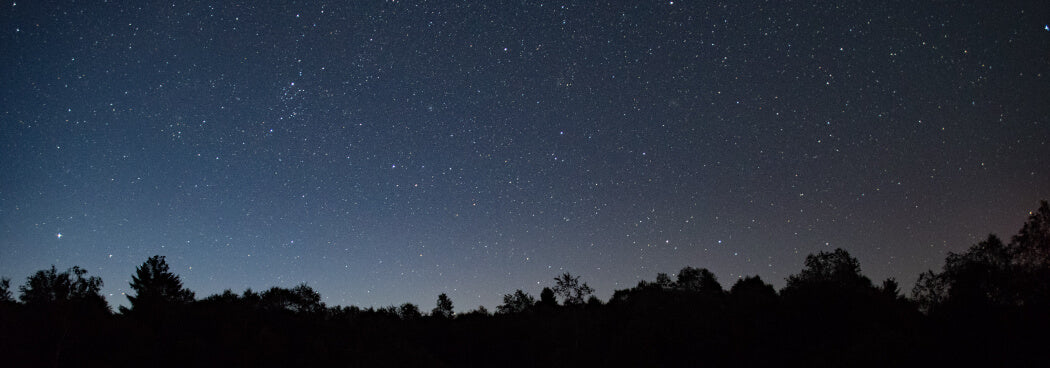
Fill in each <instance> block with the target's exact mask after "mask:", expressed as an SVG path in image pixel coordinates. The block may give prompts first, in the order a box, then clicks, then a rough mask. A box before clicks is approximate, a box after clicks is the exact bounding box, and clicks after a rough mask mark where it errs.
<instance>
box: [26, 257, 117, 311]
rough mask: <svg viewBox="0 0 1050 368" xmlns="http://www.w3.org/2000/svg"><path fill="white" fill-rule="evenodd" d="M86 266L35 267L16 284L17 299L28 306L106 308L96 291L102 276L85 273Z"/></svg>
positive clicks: (100, 287)
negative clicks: (38, 269)
mask: <svg viewBox="0 0 1050 368" xmlns="http://www.w3.org/2000/svg"><path fill="white" fill-rule="evenodd" d="M86 274H87V270H85V269H82V268H80V267H77V266H73V268H70V269H69V270H67V271H65V272H58V271H57V270H56V269H55V266H54V265H52V266H51V269H50V270H40V271H37V272H36V273H35V274H33V275H32V276H29V277H28V278H27V279H26V283H25V285H22V286H19V287H18V291H19V292H20V293H21V295H20V296H19V299H21V300H22V302H23V303H25V304H26V305H28V306H37V307H48V306H64V305H70V304H77V305H83V306H90V307H93V308H97V309H100V310H107V311H108V310H109V307H108V306H107V305H106V300H105V299H103V298H102V295H101V294H99V291H100V290H101V289H102V279H101V278H98V277H94V276H92V277H87V278H85V277H84V275H86Z"/></svg>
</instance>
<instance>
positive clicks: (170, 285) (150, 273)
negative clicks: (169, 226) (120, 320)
mask: <svg viewBox="0 0 1050 368" xmlns="http://www.w3.org/2000/svg"><path fill="white" fill-rule="evenodd" d="M131 289H132V290H134V291H135V295H134V296H131V295H128V301H130V302H131V309H130V310H128V309H127V308H124V307H121V308H120V309H121V312H122V313H123V312H129V311H130V312H150V313H155V312H156V311H158V310H160V309H164V308H168V307H172V306H179V305H185V304H188V303H190V302H193V299H194V294H193V291H190V290H189V289H186V288H183V287H182V280H181V279H180V278H179V276H178V275H176V274H173V273H171V271H169V270H168V263H167V262H166V261H165V260H164V256H153V257H150V258H149V259H147V260H146V262H144V263H142V265H141V266H139V267H138V268H136V269H135V274H134V275H132V276H131Z"/></svg>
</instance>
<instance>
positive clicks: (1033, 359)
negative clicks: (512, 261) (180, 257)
mask: <svg viewBox="0 0 1050 368" xmlns="http://www.w3.org/2000/svg"><path fill="white" fill-rule="evenodd" d="M861 266H862V265H861V264H860V262H859V261H858V260H857V259H856V258H854V257H853V256H852V255H850V254H849V252H847V251H846V250H844V249H841V248H840V249H834V250H830V251H822V252H818V253H817V254H810V255H808V256H807V257H806V259H805V263H804V267H803V268H802V269H801V270H800V271H799V272H797V273H795V274H792V275H790V276H788V277H787V279H786V281H787V284H786V286H785V287H784V288H783V289H781V290H779V291H778V290H776V289H775V288H774V287H773V286H772V285H770V284H768V283H766V282H765V281H764V280H762V279H761V278H760V277H758V276H749V277H743V278H740V279H738V280H736V281H735V282H733V283H732V285H731V286H730V287H729V289H728V290H727V289H725V288H724V287H723V285H722V284H721V283H720V282H719V281H718V279H717V277H716V276H715V275H714V274H713V273H712V272H710V271H709V270H707V269H704V268H695V267H685V268H683V269H681V270H679V271H678V272H677V273H675V274H674V275H673V277H672V276H671V275H668V274H666V273H658V274H657V275H656V276H655V279H654V280H652V281H647V280H643V281H640V282H639V283H638V284H637V285H636V286H635V287H632V288H627V289H623V290H616V291H615V292H614V293H613V296H612V297H611V298H610V299H609V300H608V301H603V300H600V299H598V298H597V297H595V296H593V295H592V294H593V292H594V289H593V288H591V287H590V286H589V285H588V284H587V283H586V282H585V281H584V279H583V276H581V275H574V274H571V273H563V274H561V275H557V276H556V277H555V278H554V279H553V281H554V286H553V288H544V289H543V290H542V291H541V292H540V294H539V299H538V300H537V299H536V298H535V297H533V296H532V295H531V294H529V293H528V292H526V291H524V290H521V289H519V290H515V291H514V292H512V293H508V294H506V295H504V297H503V303H502V304H500V305H499V306H498V307H496V310H495V313H490V312H489V311H488V310H487V309H486V308H485V307H483V306H482V307H478V308H476V309H474V310H469V311H465V310H460V311H459V313H456V310H455V308H454V305H455V304H454V303H453V301H452V300H451V298H449V297H448V295H447V294H445V293H442V294H440V295H438V296H437V297H436V298H435V303H434V306H433V308H432V309H429V312H425V311H426V309H424V308H421V307H420V306H418V305H415V304H411V303H404V304H402V305H400V306H396V307H395V306H389V307H384V308H359V307H356V306H328V305H325V303H324V302H322V298H321V296H320V294H319V293H317V292H316V291H314V290H313V289H312V288H311V287H310V286H309V285H307V284H300V285H298V286H295V287H292V288H282V287H272V288H270V289H267V290H265V291H262V292H256V291H253V290H251V289H248V290H245V291H243V292H242V293H240V294H238V293H235V292H233V291H232V290H225V291H224V292H222V293H220V294H215V295H210V296H207V297H204V298H200V299H198V298H196V296H195V293H194V292H193V291H191V290H189V289H187V288H185V287H184V286H183V284H182V281H181V279H180V277H179V276H178V275H176V274H174V273H172V272H171V269H170V267H169V265H168V263H167V261H166V259H165V257H163V256H159V255H158V256H153V257H150V258H149V259H147V260H146V261H145V262H144V263H143V264H142V265H141V266H140V267H138V268H136V270H135V272H134V274H132V275H131V279H130V280H131V281H130V287H131V289H132V290H133V293H132V294H130V295H127V298H128V301H129V303H130V307H129V308H126V307H121V308H119V310H118V312H117V313H113V311H112V309H111V308H109V306H108V305H107V304H106V301H105V299H104V298H103V297H102V295H101V294H100V288H101V285H102V280H101V279H100V278H98V277H93V276H89V275H88V271H87V270H85V269H82V268H80V267H76V266H74V267H72V268H70V269H68V270H66V271H61V272H60V271H59V270H58V269H56V267H55V266H51V267H50V268H49V269H44V270H40V271H38V272H36V273H34V274H32V275H30V276H28V277H27V278H26V280H25V281H24V282H23V283H22V284H20V285H18V287H17V299H16V298H15V293H14V292H12V291H11V287H12V286H11V280H10V279H7V278H3V279H2V280H0V349H2V351H0V353H3V354H4V356H5V357H6V358H8V359H10V361H13V362H18V363H24V364H25V365H45V364H46V365H59V364H65V363H68V364H80V365H87V366H138V365H140V363H141V362H143V361H151V362H153V363H155V364H152V363H151V364H150V365H158V366H167V365H172V366H174V365H197V366H201V365H205V366H213V365H261V366H280V365H316V364H347V365H368V366H403V365H421V364H438V365H447V366H478V365H489V364H490V363H491V362H493V361H495V360H494V359H502V358H503V357H508V356H514V357H518V358H517V359H516V360H515V361H512V362H506V361H505V360H502V361H503V362H505V364H502V365H511V366H537V365H555V366H564V365H589V366H593V365H607V366H622V365H657V366H666V365H683V364H684V365H701V364H733V365H794V364H806V365H834V366H845V365H848V366H856V365H871V366H887V365H892V366H899V365H909V366H911V365H934V364H936V365H953V364H959V365H974V364H985V363H987V364H997V365H1034V364H1036V363H1038V362H1042V361H1044V360H1045V359H1046V358H1048V357H1050V356H1048V353H1047V352H1046V349H1045V346H1046V345H1045V344H1046V343H1047V342H1048V341H1050V339H1048V338H1047V332H1048V330H1047V329H1048V328H1050V315H1048V314H1047V313H1046V311H1047V310H1050V287H1048V284H1047V282H1046V280H1050V206H1048V204H1047V202H1046V201H1042V202H1041V203H1040V206H1039V209H1038V210H1036V211H1034V212H1032V213H1031V214H1030V215H1029V217H1028V219H1027V221H1026V222H1025V223H1024V225H1023V226H1022V228H1021V229H1020V231H1019V232H1018V233H1017V234H1016V235H1014V236H1012V237H1010V239H1009V241H1003V240H1002V239H1001V238H999V237H998V236H996V235H989V236H988V237H987V238H986V239H985V240H983V241H981V242H979V243H977V244H974V245H973V246H971V247H970V248H969V249H967V250H966V251H964V252H962V253H950V254H948V256H947V257H946V259H945V263H944V266H943V267H942V268H941V269H940V270H937V271H934V270H930V271H927V272H924V273H923V274H922V275H920V277H919V279H918V282H917V283H916V285H915V286H914V287H913V289H912V292H911V295H910V296H907V295H904V294H902V293H901V290H900V285H899V284H898V283H897V281H896V280H894V279H886V280H883V281H881V282H878V283H876V282H873V281H872V280H870V279H869V278H868V277H867V276H865V275H864V274H863V271H862V267H861ZM114 347H119V349H120V351H121V352H122V353H121V354H111V353H110V352H111V351H112V349H113V348H114ZM159 355H163V356H166V357H170V359H166V360H164V361H156V360H153V359H155V358H154V357H156V356H159Z"/></svg>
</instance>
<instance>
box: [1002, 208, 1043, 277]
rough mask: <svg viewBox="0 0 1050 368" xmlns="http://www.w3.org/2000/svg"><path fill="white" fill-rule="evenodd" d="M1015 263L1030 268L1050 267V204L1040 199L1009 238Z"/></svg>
mask: <svg viewBox="0 0 1050 368" xmlns="http://www.w3.org/2000/svg"><path fill="white" fill-rule="evenodd" d="M1010 243H1011V244H1012V245H1013V253H1014V256H1015V259H1016V263H1018V264H1019V265H1022V266H1025V267H1031V268H1043V269H1047V268H1050V204H1047V201H1045V200H1044V201H1040V203H1039V209H1037V210H1036V211H1035V212H1032V213H1030V214H1029V216H1028V221H1026V222H1025V224H1024V226H1023V227H1022V228H1021V230H1020V231H1019V232H1018V233H1017V235H1014V237H1013V238H1012V239H1011V240H1010Z"/></svg>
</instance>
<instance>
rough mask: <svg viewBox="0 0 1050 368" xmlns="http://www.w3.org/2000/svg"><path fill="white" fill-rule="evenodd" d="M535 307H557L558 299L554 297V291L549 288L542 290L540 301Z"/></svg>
mask: <svg viewBox="0 0 1050 368" xmlns="http://www.w3.org/2000/svg"><path fill="white" fill-rule="evenodd" d="M537 305H539V306H541V307H543V308H546V309H551V308H555V307H557V306H558V299H557V298H556V297H555V296H554V290H552V289H551V288H549V287H545V288H543V290H542V291H540V301H539V304H537Z"/></svg>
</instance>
